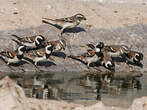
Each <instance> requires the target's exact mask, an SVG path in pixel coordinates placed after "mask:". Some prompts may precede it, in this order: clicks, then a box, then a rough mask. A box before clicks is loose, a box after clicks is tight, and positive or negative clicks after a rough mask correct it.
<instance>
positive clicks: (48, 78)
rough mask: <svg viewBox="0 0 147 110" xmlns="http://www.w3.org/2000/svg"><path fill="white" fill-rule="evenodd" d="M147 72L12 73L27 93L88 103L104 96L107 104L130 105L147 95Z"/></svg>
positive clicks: (92, 102) (41, 97) (102, 98)
mask: <svg viewBox="0 0 147 110" xmlns="http://www.w3.org/2000/svg"><path fill="white" fill-rule="evenodd" d="M145 74H147V73H144V75H143V76H142V75H140V73H137V74H136V73H115V74H111V73H102V74H90V73H72V72H71V73H53V72H46V73H42V74H37V73H25V74H16V75H14V74H10V75H9V76H10V77H11V78H12V79H14V80H15V81H16V82H17V84H19V85H20V86H21V87H23V88H24V91H25V94H26V96H27V97H33V98H38V99H46V100H47V99H55V100H66V101H70V102H75V103H82V104H85V105H90V104H94V103H96V102H97V101H99V100H101V101H102V102H103V103H104V104H105V105H108V106H118V107H123V108H126V107H129V106H130V105H131V103H132V101H133V100H134V99H135V98H137V97H141V96H147V80H146V79H147V75H145Z"/></svg>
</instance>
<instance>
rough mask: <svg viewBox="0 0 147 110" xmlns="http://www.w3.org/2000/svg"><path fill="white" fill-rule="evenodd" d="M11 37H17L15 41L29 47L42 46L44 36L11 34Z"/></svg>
mask: <svg viewBox="0 0 147 110" xmlns="http://www.w3.org/2000/svg"><path fill="white" fill-rule="evenodd" d="M12 36H13V37H15V38H16V39H17V42H18V43H20V44H21V45H25V46H27V47H28V48H30V49H34V48H41V47H43V46H44V42H45V40H46V39H45V37H44V36H42V35H35V36H30V37H22V38H21V37H19V36H17V35H14V34H12Z"/></svg>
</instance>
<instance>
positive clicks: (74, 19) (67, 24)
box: [42, 13, 86, 35]
mask: <svg viewBox="0 0 147 110" xmlns="http://www.w3.org/2000/svg"><path fill="white" fill-rule="evenodd" d="M42 19H43V20H42V22H46V20H47V21H49V23H51V24H53V25H58V26H60V27H61V35H62V34H63V33H64V29H66V28H74V27H76V26H77V25H79V24H80V23H81V21H82V20H86V17H85V16H84V15H83V14H81V13H78V14H75V15H74V16H71V17H67V18H59V19H49V18H42Z"/></svg>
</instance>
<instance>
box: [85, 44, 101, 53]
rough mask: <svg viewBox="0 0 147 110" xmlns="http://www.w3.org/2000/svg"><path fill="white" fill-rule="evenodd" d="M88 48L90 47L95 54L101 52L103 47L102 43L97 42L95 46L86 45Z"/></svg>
mask: <svg viewBox="0 0 147 110" xmlns="http://www.w3.org/2000/svg"><path fill="white" fill-rule="evenodd" d="M86 45H87V46H88V47H90V48H91V49H92V50H94V51H95V52H101V50H102V48H103V47H104V43H103V42H99V43H97V44H96V45H94V44H92V43H91V44H86Z"/></svg>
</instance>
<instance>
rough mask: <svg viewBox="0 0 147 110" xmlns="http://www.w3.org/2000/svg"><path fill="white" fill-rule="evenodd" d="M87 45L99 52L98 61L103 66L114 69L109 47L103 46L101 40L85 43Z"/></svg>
mask: <svg viewBox="0 0 147 110" xmlns="http://www.w3.org/2000/svg"><path fill="white" fill-rule="evenodd" d="M87 46H88V47H90V48H91V49H92V50H94V51H96V52H99V53H101V57H100V59H99V60H98V61H100V64H101V65H102V66H104V67H105V68H107V69H109V70H111V71H115V64H114V62H113V61H112V58H111V55H110V54H109V48H108V49H107V48H106V46H104V43H103V42H99V43H98V44H96V45H94V44H87Z"/></svg>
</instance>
